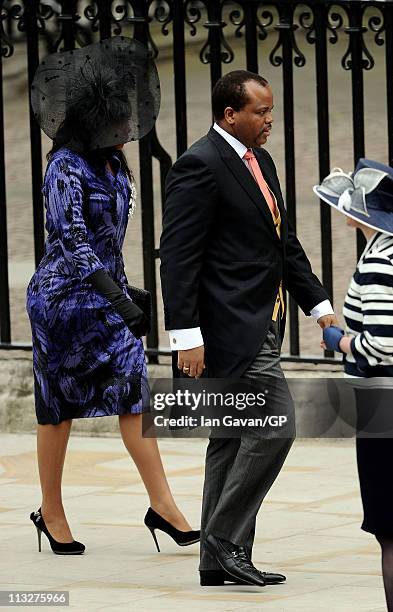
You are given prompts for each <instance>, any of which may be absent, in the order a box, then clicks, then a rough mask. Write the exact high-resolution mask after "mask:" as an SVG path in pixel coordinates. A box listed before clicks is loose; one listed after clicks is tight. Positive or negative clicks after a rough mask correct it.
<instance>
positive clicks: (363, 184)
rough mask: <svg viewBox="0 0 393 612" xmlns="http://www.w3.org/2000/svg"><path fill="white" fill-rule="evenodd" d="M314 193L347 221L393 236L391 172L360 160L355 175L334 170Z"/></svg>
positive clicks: (392, 176) (392, 184) (392, 182)
mask: <svg viewBox="0 0 393 612" xmlns="http://www.w3.org/2000/svg"><path fill="white" fill-rule="evenodd" d="M313 191H314V193H315V194H316V195H317V196H318V197H319V198H321V200H324V202H327V203H328V204H330V206H332V207H333V208H336V209H337V210H339V211H340V212H342V213H344V215H347V216H348V217H351V218H352V219H355V220H356V221H359V222H360V223H363V224H364V225H367V226H368V227H371V228H372V229H375V230H377V231H379V232H383V233H385V234H390V235H391V236H393V168H391V167H390V166H385V165H384V164H380V163H379V162H376V161H372V160H370V159H364V158H361V159H359V161H358V163H357V165H356V168H355V171H354V172H352V173H351V174H346V173H345V172H343V171H342V170H341V168H334V169H333V170H332V172H331V173H330V174H329V175H328V176H327V177H326V178H325V179H323V181H322V183H321V184H320V185H315V186H314V188H313Z"/></svg>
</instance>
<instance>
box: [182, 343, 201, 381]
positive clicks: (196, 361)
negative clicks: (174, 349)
mask: <svg viewBox="0 0 393 612" xmlns="http://www.w3.org/2000/svg"><path fill="white" fill-rule="evenodd" d="M177 367H178V368H179V370H182V372H183V373H184V374H187V375H188V376H190V377H191V378H200V377H201V376H202V372H203V370H204V369H205V347H204V345H203V344H202V346H196V347H195V348H192V349H188V350H187V351H179V352H178V356H177Z"/></svg>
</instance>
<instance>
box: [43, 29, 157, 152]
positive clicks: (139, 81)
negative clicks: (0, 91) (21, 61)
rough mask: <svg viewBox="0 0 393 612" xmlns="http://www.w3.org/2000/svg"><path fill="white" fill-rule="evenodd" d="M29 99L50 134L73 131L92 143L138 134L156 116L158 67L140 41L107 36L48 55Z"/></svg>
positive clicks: (98, 144)
mask: <svg viewBox="0 0 393 612" xmlns="http://www.w3.org/2000/svg"><path fill="white" fill-rule="evenodd" d="M31 104H32V107H33V111H34V115H35V117H36V119H37V121H38V122H39V124H40V126H41V128H42V130H43V131H44V132H45V134H47V135H48V136H49V138H51V139H52V140H55V139H56V140H59V141H64V135H65V133H67V134H72V133H74V134H75V135H76V136H77V140H79V141H80V140H82V141H83V142H84V144H85V146H86V147H87V148H89V149H97V148H105V147H110V146H114V145H116V144H121V143H125V142H129V141H130V140H139V139H140V138H142V137H143V136H145V135H146V134H147V133H148V132H150V130H151V129H152V128H153V126H154V123H155V120H156V118H157V116H158V112H159V108H160V83H159V78H158V73H157V69H156V66H155V64H154V62H153V61H152V59H150V58H149V56H148V51H147V49H146V47H145V46H144V45H142V44H141V43H139V42H138V41H136V40H133V39H130V38H125V37H124V36H116V37H114V38H108V39H107V40H103V41H100V42H99V43H94V44H92V45H88V46H86V47H83V48H82V49H75V50H74V51H62V52H59V53H54V54H52V55H49V56H48V57H47V58H46V59H45V60H44V61H43V62H42V63H41V64H40V66H39V67H38V69H37V72H36V74H35V77H34V81H33V85H32V88H31Z"/></svg>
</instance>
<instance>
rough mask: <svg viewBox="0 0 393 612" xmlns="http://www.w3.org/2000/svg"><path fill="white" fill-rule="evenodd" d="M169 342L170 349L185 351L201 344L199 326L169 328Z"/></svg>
mask: <svg viewBox="0 0 393 612" xmlns="http://www.w3.org/2000/svg"><path fill="white" fill-rule="evenodd" d="M169 343H170V345H171V349H172V351H187V350H188V349H192V348H196V347H197V346H202V344H203V338H202V334H201V328H200V327H190V328H189V329H171V330H170V332H169Z"/></svg>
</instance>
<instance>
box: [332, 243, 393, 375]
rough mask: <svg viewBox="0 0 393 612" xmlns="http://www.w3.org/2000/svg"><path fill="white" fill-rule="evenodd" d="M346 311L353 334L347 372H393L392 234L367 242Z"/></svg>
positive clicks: (377, 373) (349, 328) (350, 290)
mask: <svg viewBox="0 0 393 612" xmlns="http://www.w3.org/2000/svg"><path fill="white" fill-rule="evenodd" d="M343 314H344V317H345V322H346V333H347V335H348V336H350V337H352V341H351V353H349V354H348V355H347V356H346V357H345V360H344V364H345V373H346V374H349V375H351V376H362V377H365V378H369V377H374V376H386V377H389V376H393V236H388V235H387V234H383V233H381V232H378V233H377V234H375V235H374V236H373V237H372V238H371V239H370V240H369V241H368V242H367V245H366V248H365V250H364V252H363V254H362V256H361V258H360V259H359V262H358V265H357V266H356V271H355V274H354V275H353V277H352V280H351V283H350V285H349V289H348V293H347V296H346V298H345V303H344V309H343Z"/></svg>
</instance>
